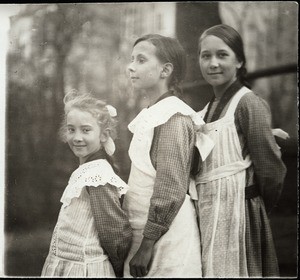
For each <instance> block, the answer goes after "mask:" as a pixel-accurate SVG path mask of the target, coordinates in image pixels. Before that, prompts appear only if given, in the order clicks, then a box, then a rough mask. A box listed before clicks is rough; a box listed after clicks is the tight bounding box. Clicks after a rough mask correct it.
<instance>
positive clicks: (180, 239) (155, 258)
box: [123, 34, 211, 277]
mask: <svg viewBox="0 0 300 280" xmlns="http://www.w3.org/2000/svg"><path fill="white" fill-rule="evenodd" d="M185 59H186V58H185V53H184V50H183V48H182V47H181V45H180V44H179V42H178V41H177V40H176V39H173V38H169V37H164V36H161V35H157V34H149V35H145V36H143V37H141V38H139V39H138V40H137V41H136V42H135V43H134V47H133V51H132V57H131V64H130V66H129V72H130V78H131V82H132V85H133V88H134V89H139V90H143V91H144V92H145V93H146V95H147V97H148V99H149V107H148V108H147V109H146V108H145V109H143V110H142V111H141V112H140V113H139V114H138V115H137V117H136V118H135V119H134V120H133V121H132V122H131V123H130V124H129V126H128V127H129V130H130V131H131V132H132V133H133V138H132V142H131V144H130V148H129V156H130V159H131V161H132V165H131V171H130V176H129V181H128V185H129V186H130V189H129V191H128V192H127V194H126V196H125V199H124V204H123V205H124V209H125V210H126V211H127V212H128V215H129V220H130V223H131V226H132V228H133V243H132V247H131V250H130V252H129V255H128V257H127V260H126V261H125V268H124V269H125V270H124V276H125V277H128V276H130V275H131V276H134V277H142V276H147V277H201V275H202V273H201V255H200V254H201V252H200V237H199V230H198V227H197V219H196V211H195V208H194V206H193V203H192V201H191V198H190V196H189V194H188V189H189V184H190V170H191V162H192V158H193V151H194V145H195V140H196V135H195V130H194V123H193V120H192V118H191V116H192V115H193V114H194V113H195V112H194V111H193V110H192V109H191V108H190V107H189V106H187V105H186V104H185V103H184V102H183V101H181V100H180V99H179V98H178V96H179V95H180V90H179V87H178V86H179V83H180V82H181V81H182V80H183V78H184V74H185V67H186V65H185V63H186V60H185ZM201 122H202V123H203V120H201ZM204 142H205V141H204ZM204 142H203V146H202V147H204V144H205V143H204ZM200 150H201V148H200ZM210 150H211V148H207V149H206V148H203V149H202V150H201V152H202V155H203V157H204V158H205V157H206V154H207V153H208V152H209V151H210Z"/></svg>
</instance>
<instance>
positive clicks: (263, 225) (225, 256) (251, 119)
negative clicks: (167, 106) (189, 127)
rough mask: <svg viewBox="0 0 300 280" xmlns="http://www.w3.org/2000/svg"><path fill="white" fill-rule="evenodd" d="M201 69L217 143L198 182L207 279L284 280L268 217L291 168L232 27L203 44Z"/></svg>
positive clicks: (212, 33)
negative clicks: (277, 279) (274, 279)
mask: <svg viewBox="0 0 300 280" xmlns="http://www.w3.org/2000/svg"><path fill="white" fill-rule="evenodd" d="M199 64H200V68H201V72H202V74H203V77H204V79H205V80H206V81H207V82H208V83H209V84H210V85H211V86H212V87H213V90H214V96H213V99H212V100H211V102H209V104H208V105H207V106H206V107H205V108H204V109H203V111H202V112H201V114H202V116H204V120H205V121H206V124H205V125H204V126H202V129H203V132H204V133H206V134H207V135H208V136H210V137H211V138H212V139H213V141H214V142H215V147H214V149H213V151H212V153H211V154H210V155H209V156H208V158H207V159H206V161H204V162H203V163H201V171H200V173H199V175H198V177H197V180H196V183H197V192H198V208H199V222H200V235H201V245H202V266H203V276H204V277H247V276H250V277H262V276H264V277H266V276H279V271H278V264H277V257H276V252H275V248H274V244H273V238H272V232H271V228H270V223H269V220H268V216H267V213H268V212H270V210H271V209H272V208H273V207H274V205H275V204H276V203H277V201H278V199H279V196H280V193H281V190H282V186H283V182H284V178H285V174H286V168H285V166H284V164H283V162H282V160H281V153H280V150H279V148H278V146H277V144H276V141H275V138H274V136H273V134H272V129H271V115H270V110H269V107H268V105H267V103H266V102H265V101H264V100H262V99H261V98H260V97H259V96H257V95H256V94H254V93H253V92H252V91H251V90H250V89H249V86H247V83H246V81H245V79H244V78H245V74H246V67H245V65H246V58H245V54H244V49H243V42H242V39H241V37H240V35H239V34H238V32H237V31H236V30H234V29H233V28H232V27H230V26H227V25H222V24H221V25H217V26H213V27H211V28H209V29H207V30H206V31H204V33H203V34H202V35H201V37H200V39H199Z"/></svg>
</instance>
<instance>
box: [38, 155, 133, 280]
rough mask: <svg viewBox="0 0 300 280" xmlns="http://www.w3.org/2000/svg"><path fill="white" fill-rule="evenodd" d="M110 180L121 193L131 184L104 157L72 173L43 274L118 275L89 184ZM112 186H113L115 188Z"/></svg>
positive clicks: (102, 184)
mask: <svg viewBox="0 0 300 280" xmlns="http://www.w3.org/2000/svg"><path fill="white" fill-rule="evenodd" d="M106 183H109V184H111V185H113V186H115V187H117V188H118V192H119V196H121V195H122V194H124V193H125V192H126V191H127V189H128V186H127V185H126V183H125V182H123V181H122V179H121V178H120V177H119V176H118V175H116V174H115V173H114V171H113V169H112V167H111V166H110V164H109V163H108V162H107V161H106V160H103V159H98V160H94V161H90V162H87V163H84V164H82V165H81V166H79V167H78V168H77V169H76V170H75V171H74V172H73V173H72V175H71V177H70V180H69V182H68V186H67V187H66V189H65V191H64V193H63V195H62V198H61V202H62V203H63V205H62V207H61V209H60V212H59V216H58V220H57V223H56V226H55V228H54V232H53V235H52V239H51V244H50V250H49V254H48V256H47V259H46V261H45V264H44V267H43V270H42V275H41V276H46V277H50V276H51V277H58V276H64V277H114V278H115V273H114V270H113V267H112V265H111V263H110V261H109V259H108V256H107V254H106V253H105V252H104V251H103V249H102V247H101V244H100V242H99V237H98V232H97V230H96V227H95V222H94V217H93V215H92V210H91V203H90V198H89V194H88V192H87V190H86V188H85V186H94V187H101V186H104V185H105V184H106ZM113 186H112V188H113Z"/></svg>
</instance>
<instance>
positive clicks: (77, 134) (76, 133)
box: [73, 132, 82, 142]
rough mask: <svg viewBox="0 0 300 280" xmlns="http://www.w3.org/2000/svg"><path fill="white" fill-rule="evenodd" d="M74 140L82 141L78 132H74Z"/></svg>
mask: <svg viewBox="0 0 300 280" xmlns="http://www.w3.org/2000/svg"><path fill="white" fill-rule="evenodd" d="M73 141H74V142H80V141H82V135H81V133H80V132H75V134H74V137H73Z"/></svg>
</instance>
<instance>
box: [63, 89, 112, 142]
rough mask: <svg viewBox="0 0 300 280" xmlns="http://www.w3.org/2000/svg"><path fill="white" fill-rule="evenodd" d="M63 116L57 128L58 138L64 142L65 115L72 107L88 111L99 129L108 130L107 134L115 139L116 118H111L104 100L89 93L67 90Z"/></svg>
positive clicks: (65, 134) (65, 132)
mask: <svg viewBox="0 0 300 280" xmlns="http://www.w3.org/2000/svg"><path fill="white" fill-rule="evenodd" d="M63 102H64V105H65V106H64V117H63V121H62V123H61V127H60V130H59V136H60V139H61V140H62V141H63V142H66V141H67V140H66V136H67V115H68V113H69V112H70V111H71V110H72V109H78V110H81V111H84V112H89V113H90V114H91V115H92V116H93V117H95V119H96V120H97V122H98V124H99V126H100V128H101V131H105V130H106V131H108V133H109V136H110V137H111V138H112V139H113V140H115V139H116V137H117V130H116V124H117V120H116V119H115V118H113V117H112V116H111V114H110V111H109V109H108V107H107V104H106V102H104V101H102V100H100V99H98V98H96V97H94V96H93V95H92V94H90V93H80V92H78V91H77V90H75V89H73V90H71V91H70V92H68V93H67V94H66V95H65V97H64V99H63Z"/></svg>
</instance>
